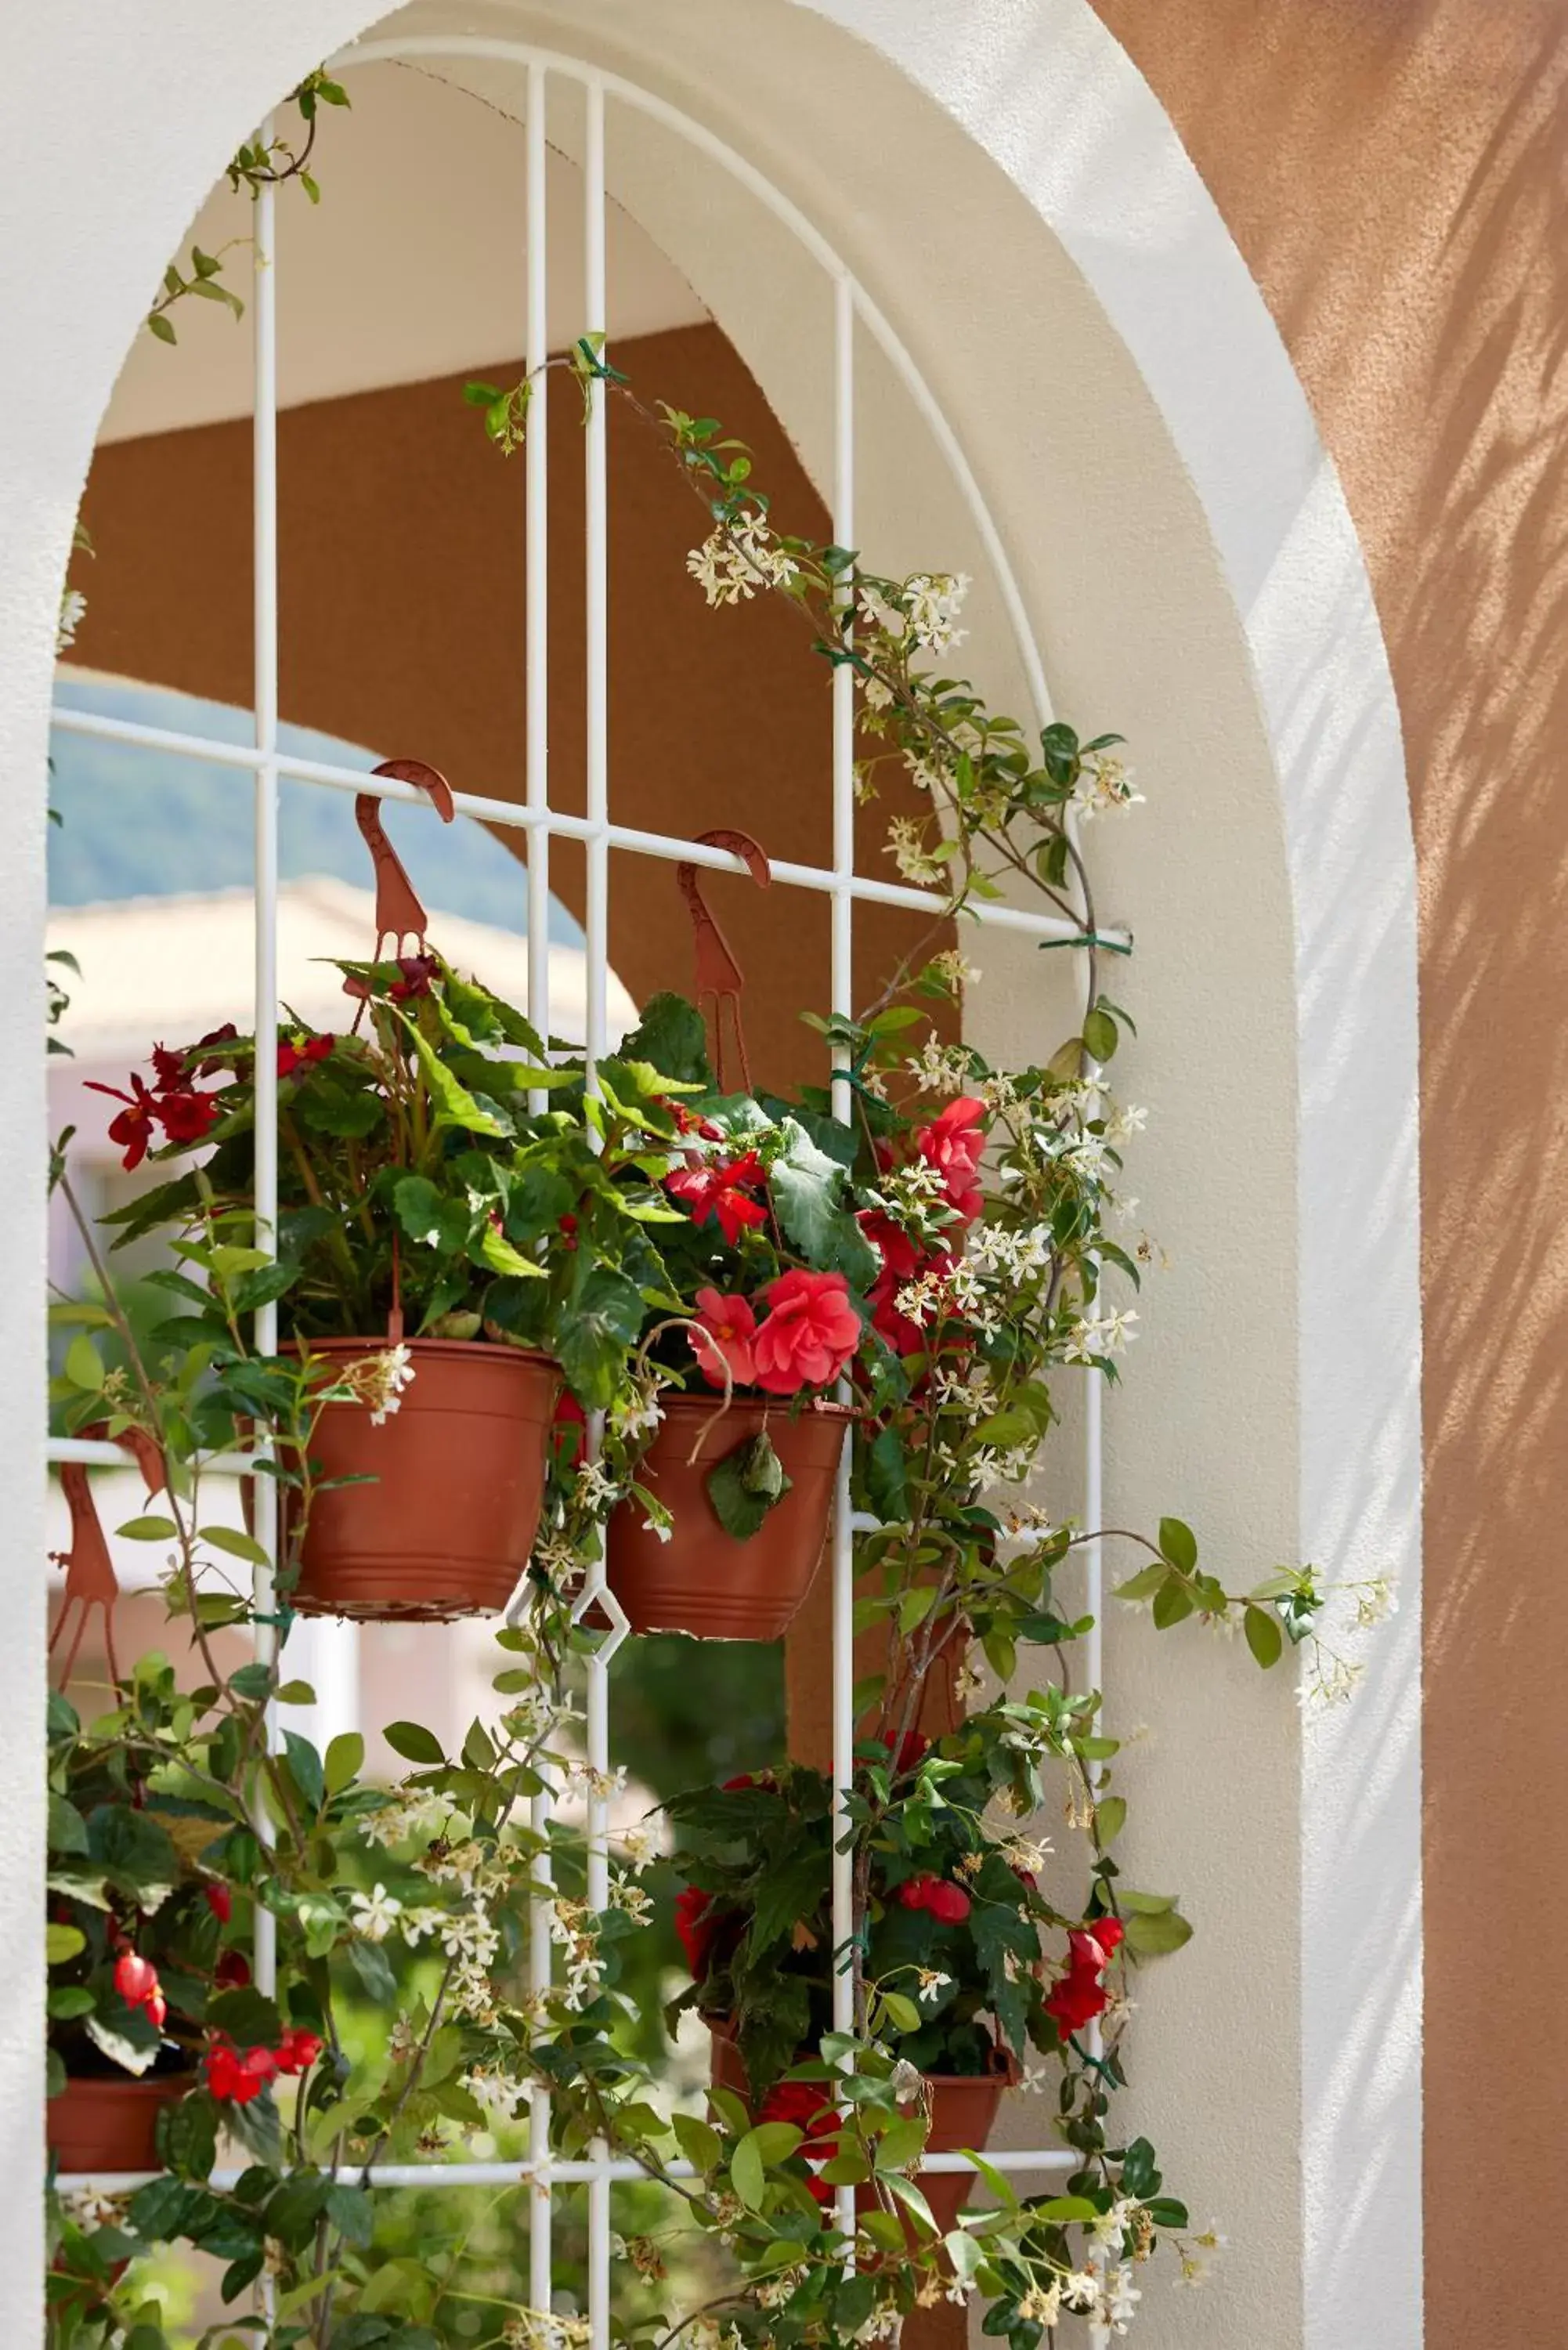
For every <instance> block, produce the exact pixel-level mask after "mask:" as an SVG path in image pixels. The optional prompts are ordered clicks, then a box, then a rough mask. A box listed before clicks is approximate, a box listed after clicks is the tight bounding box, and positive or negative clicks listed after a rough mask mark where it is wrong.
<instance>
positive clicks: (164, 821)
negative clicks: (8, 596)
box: [49, 677, 583, 946]
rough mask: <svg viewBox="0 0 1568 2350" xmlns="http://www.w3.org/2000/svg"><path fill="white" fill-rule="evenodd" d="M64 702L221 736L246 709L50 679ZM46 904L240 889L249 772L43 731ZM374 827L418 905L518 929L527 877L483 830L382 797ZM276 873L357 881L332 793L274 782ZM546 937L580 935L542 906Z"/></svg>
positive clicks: (152, 690)
mask: <svg viewBox="0 0 1568 2350" xmlns="http://www.w3.org/2000/svg"><path fill="white" fill-rule="evenodd" d="M57 699H58V700H59V702H61V703H62V704H63V705H64V706H66V707H67V708H70V709H76V710H89V711H93V712H99V713H100V714H102V715H104V716H108V717H114V718H132V719H135V720H137V721H138V722H139V723H140V724H142V725H146V726H163V727H168V728H171V729H174V730H176V731H178V732H180V733H191V734H198V733H199V734H210V735H213V736H214V737H216V738H217V739H218V740H219V741H222V742H232V743H244V742H245V741H248V739H249V736H250V724H251V721H250V713H249V712H248V711H242V710H230V709H226V708H224V707H223V705H221V704H219V703H217V702H199V701H196V700H194V699H193V698H192V696H190V695H188V694H182V693H171V692H167V691H163V690H162V689H161V688H159V687H153V686H140V685H131V684H126V683H121V682H119V681H100V680H97V679H88V678H70V677H62V678H61V680H60V682H59V686H58V689H57ZM280 732H281V736H282V740H283V742H284V743H285V745H286V748H287V749H289V750H290V751H293V752H295V753H296V754H298V755H299V756H300V757H302V758H313V759H321V760H325V761H330V762H331V763H332V764H334V765H337V766H348V767H363V768H366V769H369V768H370V767H373V766H374V765H375V764H376V763H377V761H378V759H379V758H381V757H384V756H385V754H384V753H382V752H379V751H367V750H363V749H361V748H359V747H358V746H357V745H355V744H353V743H339V742H337V741H335V740H334V739H333V738H332V737H331V736H329V735H325V734H316V733H311V732H309V731H308V730H307V729H306V728H304V727H291V726H285V727H283V728H282V729H281V730H280ZM51 751H52V755H53V761H54V773H53V776H52V779H51V783H50V791H49V799H50V805H51V806H53V807H55V808H56V809H57V811H58V813H59V816H60V819H61V821H60V823H59V824H58V825H54V826H51V827H50V829H49V900H50V903H51V904H52V905H57V906H88V905H97V904H99V903H102V902H104V901H106V900H108V899H122V898H165V897H175V896H180V895H182V894H185V893H188V892H192V891H203V890H209V889H234V888H236V887H238V888H248V887H249V886H250V883H251V880H252V879H253V875H254V860H253V850H252V834H253V811H252V794H251V791H250V788H249V777H248V776H246V775H243V774H241V773H239V772H237V771H236V770H235V769H234V768H232V767H222V766H219V765H217V764H205V763H198V762H196V761H194V760H188V759H182V758H178V757H172V756H169V755H167V754H163V753H161V752H150V751H144V750H141V749H140V748H138V747H135V746H133V745H131V744H130V743H105V742H99V741H97V740H95V739H93V738H91V737H89V736H88V735H85V734H71V733H66V732H64V731H63V730H62V729H61V728H59V727H57V728H56V729H55V731H54V735H53V738H52V743H51ZM386 826H387V832H388V835H389V838H390V839H391V841H392V842H393V845H394V846H395V847H396V848H397V850H398V854H399V855H400V857H401V858H402V859H403V861H404V863H405V864H406V865H407V867H408V868H409V872H410V876H411V878H412V879H413V881H414V885H415V887H416V888H417V889H418V890H419V893H420V895H421V898H423V899H424V900H425V902H426V904H427V905H429V906H431V907H439V908H440V909H441V910H442V911H443V912H447V913H453V914H465V915H467V916H469V917H470V919H471V920H474V921H479V922H490V923H493V924H494V925H496V926H497V927H498V928H500V929H504V930H510V931H526V930H527V927H528V917H527V901H526V891H527V879H526V875H525V872H524V868H523V866H522V864H521V863H520V862H519V860H518V859H517V858H514V857H513V856H512V855H511V854H510V852H509V851H508V850H507V849H506V848H505V847H503V845H502V843H501V842H500V841H499V840H496V839H494V838H493V837H492V836H491V835H490V834H489V833H487V832H486V831H485V830H484V829H483V827H481V826H479V825H476V824H473V823H472V822H471V821H469V820H468V819H467V818H466V817H463V816H460V817H459V818H458V820H457V822H456V823H455V824H453V825H443V824H442V823H441V821H440V819H439V817H437V816H436V815H435V814H434V812H433V811H432V810H427V809H424V808H419V807H397V806H388V808H387V811H386ZM278 870H279V874H280V878H281V879H284V880H286V881H288V880H297V879H302V878H303V877H304V876H305V875H306V874H309V873H329V874H332V875H334V876H336V878H337V879H338V880H340V881H352V882H356V883H358V885H359V886H360V887H361V888H363V887H366V886H367V885H368V884H369V879H370V861H369V853H368V851H367V849H366V847H365V844H364V842H363V840H362V839H361V838H360V837H359V834H358V829H357V827H356V826H355V823H354V803H353V800H352V799H351V798H350V797H349V796H348V794H347V793H344V792H335V791H324V790H322V789H320V788H319V787H318V786H317V785H310V784H301V783H292V782H290V781H288V780H287V779H285V780H284V781H283V783H282V784H281V785H280V786H279V793H278ZM550 936H551V938H552V939H553V940H555V941H557V942H558V943H559V944H562V945H567V946H578V945H580V944H581V943H582V937H583V933H582V931H581V929H580V928H579V926H578V925H577V923H576V921H574V920H573V919H572V917H571V915H570V914H568V913H567V912H566V909H565V908H564V907H562V906H558V905H556V906H553V908H552V917H551V923H550Z"/></svg>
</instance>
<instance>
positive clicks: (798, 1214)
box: [768, 1118, 879, 1289]
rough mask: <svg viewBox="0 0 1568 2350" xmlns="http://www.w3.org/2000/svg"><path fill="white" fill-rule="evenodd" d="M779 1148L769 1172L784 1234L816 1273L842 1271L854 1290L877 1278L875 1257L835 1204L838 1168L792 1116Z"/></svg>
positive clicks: (854, 1224) (840, 1175)
mask: <svg viewBox="0 0 1568 2350" xmlns="http://www.w3.org/2000/svg"><path fill="white" fill-rule="evenodd" d="M768 1181H769V1186H770V1189H771V1191H772V1193H773V1200H774V1206H775V1208H776V1209H777V1211H778V1219H779V1222H780V1224H781V1225H782V1226H783V1228H784V1236H785V1238H786V1239H787V1240H790V1241H793V1242H794V1245H795V1247H796V1248H797V1249H798V1250H799V1251H800V1253H801V1254H802V1256H804V1257H805V1259H806V1260H807V1261H808V1263H811V1264H813V1265H815V1267H816V1268H817V1269H818V1270H819V1271H822V1272H827V1273H842V1274H845V1275H846V1278H847V1279H848V1280H849V1281H850V1282H851V1283H852V1284H853V1285H854V1286H855V1287H856V1288H857V1289H865V1288H867V1286H868V1285H869V1284H870V1283H872V1282H873V1281H875V1279H876V1278H877V1266H878V1262H879V1260H878V1258H877V1252H876V1250H875V1249H874V1248H873V1247H872V1246H871V1243H870V1242H869V1241H868V1240H867V1237H866V1235H865V1233H864V1232H862V1231H861V1229H860V1227H859V1225H858V1224H857V1222H856V1221H855V1219H854V1217H853V1216H852V1215H850V1214H849V1213H848V1211H847V1210H846V1209H845V1208H844V1207H843V1206H842V1205H841V1204H840V1202H841V1200H842V1195H843V1190H844V1169H843V1167H842V1166H841V1165H840V1164H839V1162H838V1160H837V1159H831V1158H829V1156H828V1154H827V1152H826V1150H822V1149H818V1147H817V1145H816V1144H815V1142H814V1141H813V1140H812V1138H811V1136H810V1135H809V1134H807V1132H806V1130H805V1127H804V1126H802V1125H801V1124H800V1122H799V1120H798V1119H796V1118H785V1119H784V1150H783V1152H782V1153H781V1154H780V1156H779V1157H778V1158H777V1159H774V1163H773V1166H772V1168H771V1170H769V1176H768Z"/></svg>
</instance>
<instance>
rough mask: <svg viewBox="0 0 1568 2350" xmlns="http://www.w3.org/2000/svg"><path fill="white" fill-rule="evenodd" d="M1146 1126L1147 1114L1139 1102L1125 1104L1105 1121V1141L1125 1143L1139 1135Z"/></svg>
mask: <svg viewBox="0 0 1568 2350" xmlns="http://www.w3.org/2000/svg"><path fill="white" fill-rule="evenodd" d="M1147 1124H1148V1112H1147V1109H1145V1108H1144V1107H1143V1105H1142V1104H1141V1103H1140V1102H1127V1103H1126V1104H1125V1105H1124V1106H1123V1107H1122V1108H1120V1109H1118V1110H1116V1111H1115V1112H1114V1113H1113V1115H1112V1116H1111V1117H1110V1118H1107V1119H1106V1141H1107V1142H1126V1141H1127V1140H1128V1139H1130V1138H1131V1137H1132V1136H1133V1135H1135V1134H1141V1133H1142V1132H1143V1130H1144V1128H1145V1127H1146V1126H1147Z"/></svg>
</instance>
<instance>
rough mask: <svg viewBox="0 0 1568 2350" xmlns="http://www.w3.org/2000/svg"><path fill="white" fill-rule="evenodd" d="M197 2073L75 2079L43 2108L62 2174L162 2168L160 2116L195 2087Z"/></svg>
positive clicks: (123, 2075) (54, 2154)
mask: <svg viewBox="0 0 1568 2350" xmlns="http://www.w3.org/2000/svg"><path fill="white" fill-rule="evenodd" d="M195 2077H196V2076H195V2074H193V2073H162V2074H159V2075H158V2077H157V2078H156V2079H155V2080H141V2081H139V2080H134V2079H132V2078H131V2076H130V2074H120V2075H119V2076H118V2077H112V2076H108V2075H106V2076H105V2077H104V2078H103V2079H101V2080H99V2079H98V2078H97V2077H90V2078H88V2077H84V2078H79V2079H78V2078H72V2079H71V2080H68V2081H67V2083H66V2085H65V2087H64V2088H63V2089H62V2090H61V2092H60V2094H59V2095H58V2096H57V2097H51V2098H50V2099H49V2102H48V2104H47V2106H46V2107H45V2109H44V2110H45V2115H46V2118H47V2131H48V2141H49V2152H50V2153H51V2154H52V2155H53V2156H54V2157H55V2158H56V2161H57V2165H58V2168H60V2169H61V2170H159V2169H161V2168H162V2165H161V2163H160V2161H159V2158H158V2116H159V2115H160V2114H161V2112H162V2110H163V2108H164V2106H173V2105H178V2103H179V2101H180V2099H181V2098H182V2096H183V2095H185V2092H186V2090H187V2089H189V2088H192V2087H193V2086H194V2085H195Z"/></svg>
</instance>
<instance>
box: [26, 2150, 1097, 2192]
mask: <svg viewBox="0 0 1568 2350" xmlns="http://www.w3.org/2000/svg"><path fill="white" fill-rule="evenodd" d="M983 2159H984V2160H985V2161H986V2162H987V2163H988V2164H989V2165H990V2167H991V2168H992V2170H996V2171H1001V2172H1002V2174H1003V2175H1004V2176H1005V2175H1007V2174H1009V2173H1018V2172H1029V2171H1052V2170H1071V2169H1074V2168H1076V2166H1077V2163H1078V2160H1079V2157H1078V2156H1077V2155H1075V2154H1073V2153H1070V2152H1069V2151H1068V2150H1067V2148H1066V2147H1043V2148H1037V2149H1035V2150H1033V2151H1025V2150H1024V2149H1022V2148H1020V2147H1011V2146H1009V2147H997V2149H996V2151H995V2152H994V2153H992V2154H987V2155H986V2156H985V2157H984V2158H983ZM917 2168H919V2169H920V2170H922V2171H932V2172H936V2173H945V2174H946V2175H947V2176H948V2177H951V2176H952V2175H953V2174H954V2173H955V2172H957V2171H962V2170H969V2171H972V2170H973V2168H974V2164H973V2162H972V2161H971V2159H970V2158H969V2156H968V2155H964V2154H928V2155H925V2156H923V2157H922V2158H921V2160H920V2162H919V2164H918V2165H917ZM664 2173H665V2176H666V2177H667V2178H697V2177H699V2176H700V2173H699V2172H697V2171H696V2170H694V2169H693V2168H692V2167H691V2164H690V2163H689V2162H669V2163H666V2164H665V2165H664ZM242 2175H243V2168H241V2167H235V2168H223V2167H221V2166H220V2168H218V2169H216V2170H214V2171H213V2173H212V2177H211V2184H212V2185H213V2187H219V2188H223V2187H233V2186H234V2182H235V2180H236V2179H237V2178H240V2177H241V2176H242ZM162 2176H163V2173H162V2172H161V2170H68V2171H62V2172H61V2173H60V2176H59V2178H57V2180H56V2182H55V2183H56V2185H57V2187H58V2188H59V2189H60V2191H61V2193H62V2194H66V2195H68V2194H71V2193H72V2192H74V2191H75V2190H76V2189H78V2188H83V2187H96V2188H99V2189H105V2190H107V2191H109V2193H112V2194H121V2193H124V2192H126V2191H127V2190H128V2189H131V2188H134V2187H143V2186H145V2185H146V2184H147V2183H148V2181H149V2180H150V2179H153V2178H162ZM334 2176H335V2177H336V2178H340V2179H342V2180H344V2181H345V2182H347V2183H348V2184H349V2185H352V2186H357V2185H358V2184H359V2182H360V2181H361V2180H362V2179H364V2178H365V2177H366V2174H365V2172H364V2171H363V2170H362V2169H361V2168H360V2167H359V2165H358V2163H353V2162H345V2163H340V2164H339V2165H338V2167H337V2170H336V2172H335V2173H334ZM545 2176H547V2177H548V2178H549V2180H550V2182H551V2184H552V2185H553V2186H556V2187H590V2186H592V2185H593V2183H594V2181H595V2180H596V2179H598V2178H609V2179H612V2180H614V2181H615V2182H616V2183H617V2184H620V2183H621V2182H623V2181H624V2182H625V2183H627V2184H628V2185H631V2184H634V2183H641V2184H646V2183H647V2180H648V2177H649V2174H648V2172H647V2171H646V2170H644V2168H642V2165H641V2164H640V2163H639V2162H633V2161H632V2160H631V2159H630V2158H629V2157H627V2156H620V2155H617V2156H612V2157H611V2158H608V2159H607V2160H605V2161H601V2162H591V2161H583V2162H569V2161H562V2162H545V2163H540V2164H538V2165H535V2164H534V2163H531V2162H379V2163H377V2164H376V2165H375V2166H374V2167H373V2168H372V2169H371V2171H370V2173H369V2185H370V2186H372V2187H526V2186H527V2185H528V2183H529V2181H530V2179H532V2178H535V2177H537V2178H541V2179H543V2178H545Z"/></svg>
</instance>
